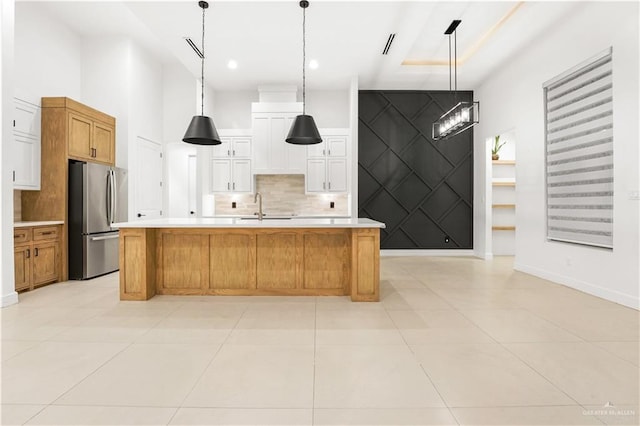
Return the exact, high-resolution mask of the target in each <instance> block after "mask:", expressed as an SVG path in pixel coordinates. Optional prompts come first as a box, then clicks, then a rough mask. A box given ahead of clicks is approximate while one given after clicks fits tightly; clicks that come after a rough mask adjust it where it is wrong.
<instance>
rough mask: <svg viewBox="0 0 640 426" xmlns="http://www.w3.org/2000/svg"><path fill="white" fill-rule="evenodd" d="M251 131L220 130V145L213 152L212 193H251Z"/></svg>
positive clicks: (211, 162)
mask: <svg viewBox="0 0 640 426" xmlns="http://www.w3.org/2000/svg"><path fill="white" fill-rule="evenodd" d="M251 133H252V132H251V131H250V130H227V129H225V130H220V131H219V134H220V141H221V142H222V143H221V144H220V145H214V146H213V149H212V150H211V161H210V163H209V164H210V167H211V170H210V176H211V192H251V191H252V186H253V185H252V182H253V173H252V168H251V166H252V164H251V163H252V161H251V154H252V150H253V137H252V136H251Z"/></svg>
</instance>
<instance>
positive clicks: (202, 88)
mask: <svg viewBox="0 0 640 426" xmlns="http://www.w3.org/2000/svg"><path fill="white" fill-rule="evenodd" d="M204 10H205V8H204V7H203V8H202V61H201V66H200V84H201V90H200V107H201V111H202V113H201V115H203V116H204Z"/></svg>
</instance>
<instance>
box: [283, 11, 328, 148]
mask: <svg viewBox="0 0 640 426" xmlns="http://www.w3.org/2000/svg"><path fill="white" fill-rule="evenodd" d="M300 7H301V8H302V115H299V116H297V117H296V119H295V121H294V122H293V124H292V125H291V129H289V134H288V135H287V138H286V139H285V141H286V142H287V143H290V144H294V145H314V144H317V143H320V142H322V138H321V137H320V132H319V131H318V127H317V126H316V122H315V121H314V120H313V117H312V116H310V115H307V114H306V103H307V100H306V93H307V88H306V81H307V80H306V75H307V74H306V72H305V69H306V66H307V64H306V61H307V49H306V45H307V43H306V36H307V30H306V28H307V26H306V20H307V19H306V16H307V15H306V9H307V7H309V2H308V1H307V0H302V1H301V2H300Z"/></svg>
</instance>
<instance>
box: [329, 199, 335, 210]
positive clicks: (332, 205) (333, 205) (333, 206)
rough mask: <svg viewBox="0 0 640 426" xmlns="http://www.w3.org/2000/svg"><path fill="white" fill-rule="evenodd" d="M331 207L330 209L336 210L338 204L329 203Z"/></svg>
mask: <svg viewBox="0 0 640 426" xmlns="http://www.w3.org/2000/svg"><path fill="white" fill-rule="evenodd" d="M329 207H330V208H332V209H334V208H336V203H334V202H333V201H331V202H330V203H329Z"/></svg>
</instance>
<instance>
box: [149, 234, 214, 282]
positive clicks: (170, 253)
mask: <svg viewBox="0 0 640 426" xmlns="http://www.w3.org/2000/svg"><path fill="white" fill-rule="evenodd" d="M156 237H157V241H158V260H159V262H158V275H157V280H158V284H157V290H158V293H159V294H202V293H203V290H204V289H206V288H208V287H209V239H208V236H207V235H202V233H200V232H196V233H194V232H190V231H165V230H162V231H158V235H157V236H156ZM165 290H171V292H170V293H167V292H166V291H165Z"/></svg>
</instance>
